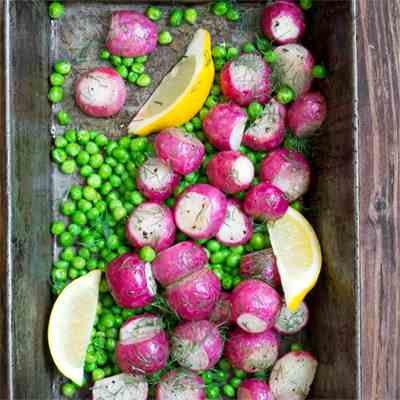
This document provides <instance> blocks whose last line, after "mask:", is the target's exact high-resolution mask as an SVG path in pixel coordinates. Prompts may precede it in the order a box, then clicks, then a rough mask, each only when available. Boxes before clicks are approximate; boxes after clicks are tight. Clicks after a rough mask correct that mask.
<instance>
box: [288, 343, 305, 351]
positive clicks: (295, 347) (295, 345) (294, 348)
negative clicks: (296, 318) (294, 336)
mask: <svg viewBox="0 0 400 400" xmlns="http://www.w3.org/2000/svg"><path fill="white" fill-rule="evenodd" d="M302 350H303V345H302V344H301V343H292V344H291V345H290V351H302Z"/></svg>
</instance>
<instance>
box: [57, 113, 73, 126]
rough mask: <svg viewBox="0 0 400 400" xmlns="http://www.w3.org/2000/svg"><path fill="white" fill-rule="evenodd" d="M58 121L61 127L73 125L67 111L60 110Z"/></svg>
mask: <svg viewBox="0 0 400 400" xmlns="http://www.w3.org/2000/svg"><path fill="white" fill-rule="evenodd" d="M57 121H58V123H59V124H60V125H68V124H70V123H71V117H70V115H69V114H68V113H67V112H66V111H64V110H60V111H59V112H58V113H57Z"/></svg>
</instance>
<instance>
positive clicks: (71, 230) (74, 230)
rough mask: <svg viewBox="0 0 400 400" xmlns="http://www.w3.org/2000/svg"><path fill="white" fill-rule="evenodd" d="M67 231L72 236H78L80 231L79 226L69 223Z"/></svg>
mask: <svg viewBox="0 0 400 400" xmlns="http://www.w3.org/2000/svg"><path fill="white" fill-rule="evenodd" d="M68 232H69V233H70V234H71V235H72V236H78V235H79V234H80V233H81V228H80V227H79V226H78V225H77V224H69V225H68Z"/></svg>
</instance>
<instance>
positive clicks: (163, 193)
mask: <svg viewBox="0 0 400 400" xmlns="http://www.w3.org/2000/svg"><path fill="white" fill-rule="evenodd" d="M179 179H180V178H179V175H178V174H177V173H176V172H174V171H173V170H172V169H171V167H170V166H169V165H168V164H167V163H166V162H165V161H163V160H161V159H159V158H149V159H147V160H146V161H145V162H144V163H143V165H141V167H140V168H139V172H138V175H137V177H136V185H137V187H138V189H139V190H140V191H141V192H142V193H143V194H144V195H145V196H146V197H147V198H148V199H149V200H155V201H163V200H165V199H166V198H167V197H169V196H171V194H172V192H173V191H174V190H175V189H176V187H177V186H178V184H179Z"/></svg>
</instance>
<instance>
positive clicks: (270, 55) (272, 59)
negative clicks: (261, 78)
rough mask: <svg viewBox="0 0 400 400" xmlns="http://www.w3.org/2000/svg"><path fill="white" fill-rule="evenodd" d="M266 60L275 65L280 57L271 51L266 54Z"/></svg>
mask: <svg viewBox="0 0 400 400" xmlns="http://www.w3.org/2000/svg"><path fill="white" fill-rule="evenodd" d="M264 59H265V61H266V62H267V63H268V64H274V63H276V61H277V60H278V55H277V54H276V53H275V52H274V51H273V50H269V51H267V52H266V53H265V54H264Z"/></svg>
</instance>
